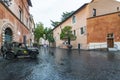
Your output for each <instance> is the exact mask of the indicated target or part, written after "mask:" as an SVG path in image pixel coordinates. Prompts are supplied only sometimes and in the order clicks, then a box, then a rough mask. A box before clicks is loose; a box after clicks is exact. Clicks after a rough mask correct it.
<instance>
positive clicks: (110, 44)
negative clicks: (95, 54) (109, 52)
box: [107, 38, 114, 48]
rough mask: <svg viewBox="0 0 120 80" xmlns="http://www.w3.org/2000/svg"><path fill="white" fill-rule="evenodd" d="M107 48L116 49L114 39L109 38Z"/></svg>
mask: <svg viewBox="0 0 120 80" xmlns="http://www.w3.org/2000/svg"><path fill="white" fill-rule="evenodd" d="M107 46H108V48H113V47H114V38H108V39H107Z"/></svg>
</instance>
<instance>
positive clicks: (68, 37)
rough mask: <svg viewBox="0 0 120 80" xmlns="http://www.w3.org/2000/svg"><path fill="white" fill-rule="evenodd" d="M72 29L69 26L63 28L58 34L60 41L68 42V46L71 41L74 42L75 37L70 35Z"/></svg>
mask: <svg viewBox="0 0 120 80" xmlns="http://www.w3.org/2000/svg"><path fill="white" fill-rule="evenodd" d="M71 29H72V27H71V26H65V27H64V28H63V29H62V31H61V34H60V39H61V40H65V41H66V40H68V44H69V45H70V42H71V40H72V41H73V40H76V36H75V35H74V34H72V30H71Z"/></svg>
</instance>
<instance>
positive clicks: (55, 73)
mask: <svg viewBox="0 0 120 80" xmlns="http://www.w3.org/2000/svg"><path fill="white" fill-rule="evenodd" d="M119 79H120V53H119V52H116V53H110V52H109V53H108V52H100V51H78V50H72V51H67V50H65V49H57V48H48V49H44V48H41V49H40V54H39V55H38V58H37V59H35V60H33V59H30V58H28V57H26V58H18V59H14V60H5V59H3V58H2V57H0V80H119Z"/></svg>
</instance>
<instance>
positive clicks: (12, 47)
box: [1, 42, 39, 59]
mask: <svg viewBox="0 0 120 80" xmlns="http://www.w3.org/2000/svg"><path fill="white" fill-rule="evenodd" d="M1 52H2V53H3V57H4V58H6V59H14V58H16V57H18V56H30V57H31V58H36V57H37V55H38V54H39V50H38V48H34V47H27V46H26V45H25V44H24V43H18V42H12V43H5V44H4V45H3V46H2V47H1Z"/></svg>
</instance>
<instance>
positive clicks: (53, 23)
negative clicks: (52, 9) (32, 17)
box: [50, 20, 60, 27]
mask: <svg viewBox="0 0 120 80" xmlns="http://www.w3.org/2000/svg"><path fill="white" fill-rule="evenodd" d="M50 21H51V25H52V26H53V27H56V26H57V25H59V24H60V22H58V21H52V20H50Z"/></svg>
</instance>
